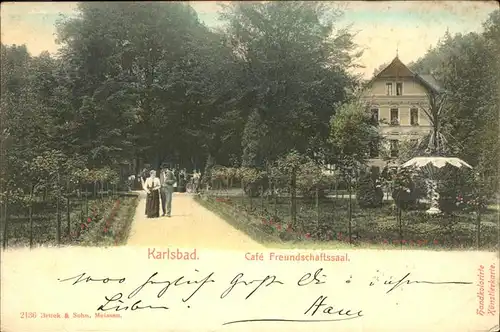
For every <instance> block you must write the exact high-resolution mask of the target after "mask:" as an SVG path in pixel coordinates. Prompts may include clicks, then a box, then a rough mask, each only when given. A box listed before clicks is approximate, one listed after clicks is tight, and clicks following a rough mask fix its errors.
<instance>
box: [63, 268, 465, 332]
mask: <svg viewBox="0 0 500 332" xmlns="http://www.w3.org/2000/svg"><path fill="white" fill-rule="evenodd" d="M195 272H200V271H199V270H195ZM377 272H378V271H377ZM251 274H254V273H251ZM372 279H373V280H371V281H368V285H369V286H370V287H371V286H375V287H381V288H382V289H383V290H384V291H385V294H389V293H390V292H392V291H393V290H394V289H396V288H398V287H403V286H406V285H415V284H421V285H422V286H423V285H433V286H434V287H436V286H437V285H445V284H454V285H457V286H459V285H471V284H473V282H469V281H428V280H412V279H411V276H410V273H406V274H405V275H403V276H397V277H394V278H393V277H392V276H391V277H389V278H388V279H386V280H383V281H380V279H379V277H378V276H376V275H375V276H374V277H373V278H372ZM58 280H59V281H60V282H64V283H70V284H71V285H72V286H83V285H82V284H86V285H85V286H86V287H89V286H91V284H93V283H102V284H110V283H117V284H126V283H127V278H126V277H118V278H117V277H107V276H106V277H93V276H91V275H88V274H87V273H86V272H83V273H81V274H78V275H76V276H73V277H69V278H64V279H60V278H59V279H58ZM327 281H328V276H327V275H326V273H325V272H324V270H323V268H319V269H317V270H316V271H313V272H311V273H309V272H308V273H306V274H304V275H302V276H300V277H299V278H298V279H297V282H296V284H295V285H294V286H296V287H308V286H310V285H319V284H325V283H327ZM351 282H352V277H351V278H350V279H348V280H346V281H345V283H346V284H350V283H351ZM211 284H216V280H215V272H209V273H208V274H207V275H206V276H203V277H202V278H199V279H198V278H193V277H190V276H184V275H183V276H179V277H175V278H168V277H166V276H164V277H162V276H161V275H159V273H158V272H154V273H153V274H152V275H151V276H149V277H148V278H146V279H145V281H144V282H143V283H141V284H140V285H138V286H137V287H135V288H133V290H132V291H130V292H129V293H128V294H127V295H125V293H123V292H121V291H120V292H117V293H114V294H112V295H104V303H103V304H100V305H98V306H97V307H96V311H98V312H99V311H104V312H106V311H115V312H121V311H136V310H145V309H146V310H157V309H160V310H168V309H170V305H171V304H166V302H167V301H166V300H165V301H161V302H162V303H163V304H161V305H160V304H157V302H159V301H158V300H159V299H165V297H166V296H165V295H166V293H167V291H168V290H169V289H171V288H174V287H182V288H183V289H186V291H185V293H186V295H185V296H184V297H182V298H181V299H180V300H181V301H182V303H186V305H187V307H188V308H189V307H190V306H189V305H188V304H187V303H188V302H189V300H191V299H192V298H193V297H194V296H196V295H197V294H198V293H200V292H203V289H204V288H206V287H210V285H211ZM220 284H222V285H221V287H222V288H223V289H224V290H223V291H222V292H221V293H220V296H219V299H221V300H222V299H225V298H226V297H228V296H231V293H232V292H233V290H235V288H243V289H244V291H245V292H246V293H247V295H246V296H245V297H244V299H245V300H248V299H249V298H250V297H252V296H255V295H256V294H257V293H258V292H265V289H266V288H268V287H279V286H282V285H284V282H283V281H281V280H280V278H279V277H278V276H276V275H266V276H264V277H260V278H257V279H254V278H252V277H249V276H247V275H245V273H243V272H239V273H238V274H236V275H235V276H234V277H233V278H232V280H231V281H230V282H229V284H228V285H224V284H223V283H220ZM146 287H154V289H155V292H156V291H158V292H157V293H156V299H153V300H151V299H146V298H145V297H144V296H142V298H141V291H142V290H143V289H144V288H146ZM164 296H165V297H164ZM328 300H329V298H328V295H326V294H321V295H319V296H318V297H317V298H315V299H314V301H313V302H312V303H310V304H308V305H307V306H306V308H305V311H304V312H303V313H302V315H301V317H303V318H300V319H296V318H290V319H281V318H273V317H265V318H261V319H244V320H237V321H228V322H225V323H223V325H227V324H235V323H248V322H252V321H288V322H334V321H339V320H347V319H356V318H361V317H363V316H364V313H363V309H361V308H346V307H344V306H342V304H341V303H338V301H336V302H337V303H330V302H329V301H328ZM151 302H155V304H154V305H153V304H148V303H151ZM170 302H171V303H172V302H175V299H170ZM89 309H90V308H89Z"/></svg>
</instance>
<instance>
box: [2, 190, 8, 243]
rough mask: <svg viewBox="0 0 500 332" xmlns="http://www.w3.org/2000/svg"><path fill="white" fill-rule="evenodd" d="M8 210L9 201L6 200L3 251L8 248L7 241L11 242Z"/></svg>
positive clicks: (4, 206) (4, 205)
mask: <svg viewBox="0 0 500 332" xmlns="http://www.w3.org/2000/svg"><path fill="white" fill-rule="evenodd" d="M7 208H8V203H7V199H6V200H5V202H4V204H3V211H2V212H3V222H4V224H3V239H2V240H3V242H2V245H3V249H4V250H5V249H6V248H7V241H8V240H9V237H8V236H7V231H8V230H9V229H8V227H7V226H8V224H9V217H8V214H7Z"/></svg>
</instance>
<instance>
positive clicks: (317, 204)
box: [316, 188, 319, 225]
mask: <svg viewBox="0 0 500 332" xmlns="http://www.w3.org/2000/svg"><path fill="white" fill-rule="evenodd" d="M316 223H317V224H318V225H319V188H316Z"/></svg>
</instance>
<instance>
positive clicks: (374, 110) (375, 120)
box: [371, 108, 379, 126]
mask: <svg viewBox="0 0 500 332" xmlns="http://www.w3.org/2000/svg"><path fill="white" fill-rule="evenodd" d="M371 114H372V121H373V124H374V125H375V126H378V122H379V117H378V116H379V115H378V108H372V109H371Z"/></svg>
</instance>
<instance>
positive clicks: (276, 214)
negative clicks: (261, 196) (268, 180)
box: [273, 182, 278, 216]
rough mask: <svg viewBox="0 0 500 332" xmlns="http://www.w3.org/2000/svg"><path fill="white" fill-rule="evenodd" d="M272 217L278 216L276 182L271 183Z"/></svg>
mask: <svg viewBox="0 0 500 332" xmlns="http://www.w3.org/2000/svg"><path fill="white" fill-rule="evenodd" d="M273 196H274V215H275V216H278V193H277V192H276V182H275V183H273Z"/></svg>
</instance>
